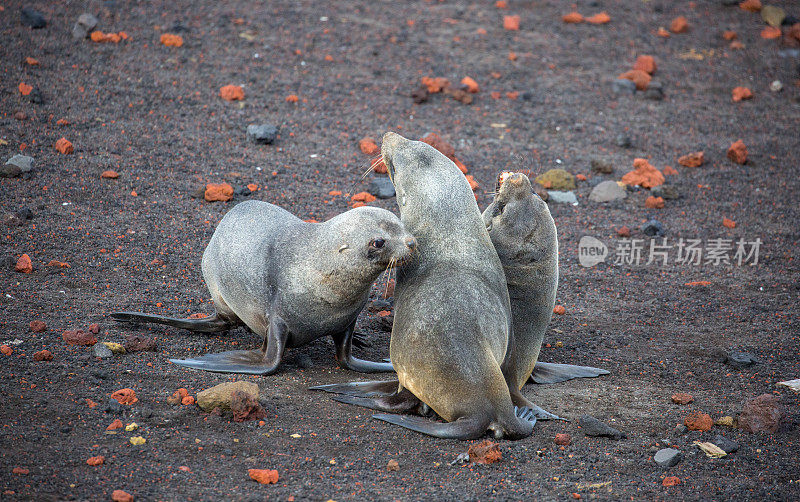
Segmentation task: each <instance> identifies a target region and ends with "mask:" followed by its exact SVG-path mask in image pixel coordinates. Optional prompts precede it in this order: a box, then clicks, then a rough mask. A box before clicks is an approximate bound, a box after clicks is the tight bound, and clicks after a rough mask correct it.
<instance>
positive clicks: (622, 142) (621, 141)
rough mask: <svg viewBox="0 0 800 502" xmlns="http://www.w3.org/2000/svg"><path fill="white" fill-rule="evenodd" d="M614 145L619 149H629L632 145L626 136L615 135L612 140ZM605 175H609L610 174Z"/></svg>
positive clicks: (629, 138)
mask: <svg viewBox="0 0 800 502" xmlns="http://www.w3.org/2000/svg"><path fill="white" fill-rule="evenodd" d="M614 144H616V145H617V146H618V147H620V148H630V147H631V144H632V142H631V137H630V136H628V135H627V134H617V137H616V138H615V139H614ZM592 167H594V166H592ZM600 172H603V171H600ZM606 174H610V172H609V173H606Z"/></svg>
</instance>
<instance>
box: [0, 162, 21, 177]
mask: <svg viewBox="0 0 800 502" xmlns="http://www.w3.org/2000/svg"><path fill="white" fill-rule="evenodd" d="M20 174H22V169H20V168H19V166H15V165H14V164H5V165H3V166H2V167H0V178H16V177H17V176H19V175H20Z"/></svg>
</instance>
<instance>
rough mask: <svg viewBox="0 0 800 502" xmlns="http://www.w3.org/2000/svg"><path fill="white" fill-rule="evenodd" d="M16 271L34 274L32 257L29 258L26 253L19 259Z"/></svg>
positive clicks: (15, 266) (15, 267) (15, 265)
mask: <svg viewBox="0 0 800 502" xmlns="http://www.w3.org/2000/svg"><path fill="white" fill-rule="evenodd" d="M14 270H16V271H17V272H19V273H21V274H30V273H31V272H33V262H31V257H30V256H28V254H27V253H24V254H23V255H21V256H20V257H19V258H17V263H15V264H14Z"/></svg>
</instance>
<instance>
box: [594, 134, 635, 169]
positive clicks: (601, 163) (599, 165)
mask: <svg viewBox="0 0 800 502" xmlns="http://www.w3.org/2000/svg"><path fill="white" fill-rule="evenodd" d="M625 138H627V139H628V146H630V138H628V137H627V136H625ZM617 144H619V142H617ZM591 166H592V171H594V172H596V173H601V174H611V173H613V172H614V164H612V163H611V162H609V161H607V160H603V159H592V162H591Z"/></svg>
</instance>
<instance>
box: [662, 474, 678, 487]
mask: <svg viewBox="0 0 800 502" xmlns="http://www.w3.org/2000/svg"><path fill="white" fill-rule="evenodd" d="M679 484H681V478H679V477H678V476H667V477H666V478H664V481H662V482H661V486H666V487H670V486H677V485H679Z"/></svg>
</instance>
